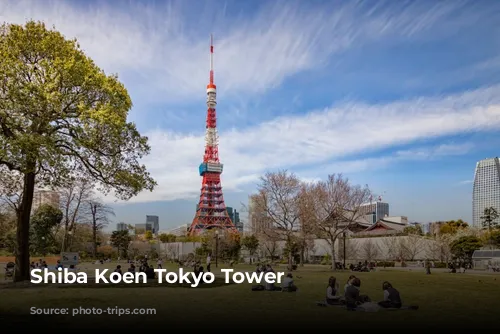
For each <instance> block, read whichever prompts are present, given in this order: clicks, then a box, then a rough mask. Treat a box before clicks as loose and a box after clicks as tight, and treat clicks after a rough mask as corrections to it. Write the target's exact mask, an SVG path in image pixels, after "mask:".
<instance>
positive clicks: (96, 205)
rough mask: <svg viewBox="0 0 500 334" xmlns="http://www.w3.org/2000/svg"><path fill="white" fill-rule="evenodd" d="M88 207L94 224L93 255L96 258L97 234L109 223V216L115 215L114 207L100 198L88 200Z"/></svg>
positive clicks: (91, 221)
mask: <svg viewBox="0 0 500 334" xmlns="http://www.w3.org/2000/svg"><path fill="white" fill-rule="evenodd" d="M87 208H88V213H89V216H88V218H89V219H90V223H91V224H92V255H93V256H94V258H95V257H96V256H97V234H98V232H99V231H100V230H101V229H102V228H103V227H105V226H106V225H108V224H109V222H110V220H109V216H114V215H115V213H114V211H113V209H112V208H111V207H109V206H107V205H106V204H104V203H102V202H100V201H99V200H90V201H88V202H87Z"/></svg>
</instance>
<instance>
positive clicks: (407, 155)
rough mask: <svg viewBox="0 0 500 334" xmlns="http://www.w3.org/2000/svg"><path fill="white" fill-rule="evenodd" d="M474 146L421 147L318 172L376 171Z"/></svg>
mask: <svg viewBox="0 0 500 334" xmlns="http://www.w3.org/2000/svg"><path fill="white" fill-rule="evenodd" d="M473 147H474V145H473V144H472V143H462V144H441V145H437V146H433V147H421V148H417V149H410V150H404V151H396V152H395V153H394V154H392V155H386V156H381V157H376V158H367V159H358V160H347V161H340V162H336V163H333V164H327V165H326V166H323V167H321V168H317V169H318V170H322V174H323V176H324V174H325V173H328V174H332V173H342V172H348V173H356V172H362V171H366V170H377V169H383V168H387V167H388V166H390V165H391V164H395V163H398V162H402V161H415V162H418V161H422V160H435V159H439V158H443V157H446V156H454V155H463V154H467V153H469V152H470V151H471V150H472V148H473Z"/></svg>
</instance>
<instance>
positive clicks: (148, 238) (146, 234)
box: [144, 231, 153, 240]
mask: <svg viewBox="0 0 500 334" xmlns="http://www.w3.org/2000/svg"><path fill="white" fill-rule="evenodd" d="M144 238H146V240H152V239H153V232H151V231H146V233H144Z"/></svg>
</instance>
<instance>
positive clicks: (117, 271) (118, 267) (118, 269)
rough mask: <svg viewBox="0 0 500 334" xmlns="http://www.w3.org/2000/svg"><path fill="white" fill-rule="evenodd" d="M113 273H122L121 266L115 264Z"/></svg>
mask: <svg viewBox="0 0 500 334" xmlns="http://www.w3.org/2000/svg"><path fill="white" fill-rule="evenodd" d="M115 273H118V274H120V275H121V274H122V266H120V265H117V266H116V269H115Z"/></svg>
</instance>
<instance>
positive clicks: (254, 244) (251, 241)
mask: <svg viewBox="0 0 500 334" xmlns="http://www.w3.org/2000/svg"><path fill="white" fill-rule="evenodd" d="M241 245H242V246H243V247H245V248H246V249H247V250H248V252H249V253H250V256H253V255H254V254H255V252H256V251H257V248H259V239H258V238H257V237H256V236H255V235H253V234H252V235H249V236H246V237H243V239H241Z"/></svg>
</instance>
